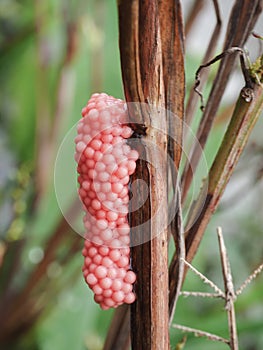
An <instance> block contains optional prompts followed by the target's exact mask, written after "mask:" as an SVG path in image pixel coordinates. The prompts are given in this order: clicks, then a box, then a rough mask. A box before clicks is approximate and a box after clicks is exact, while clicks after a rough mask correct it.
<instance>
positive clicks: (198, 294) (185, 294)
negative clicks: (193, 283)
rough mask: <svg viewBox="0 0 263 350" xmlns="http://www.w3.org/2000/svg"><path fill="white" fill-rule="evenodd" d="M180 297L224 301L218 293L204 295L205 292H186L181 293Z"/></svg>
mask: <svg viewBox="0 0 263 350" xmlns="http://www.w3.org/2000/svg"><path fill="white" fill-rule="evenodd" d="M180 295H181V296H183V297H201V298H221V299H225V297H224V296H223V295H222V294H220V293H205V292H188V291H182V292H180Z"/></svg>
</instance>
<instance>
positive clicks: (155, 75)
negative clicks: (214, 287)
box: [119, 0, 184, 350]
mask: <svg viewBox="0 0 263 350" xmlns="http://www.w3.org/2000/svg"><path fill="white" fill-rule="evenodd" d="M119 20H120V21H119V23H120V52H121V63H122V76H123V83H124V90H125V96H126V100H127V102H142V103H146V104H144V105H141V106H140V105H139V104H138V105H133V106H132V107H131V106H130V108H129V107H128V109H129V112H130V120H131V124H132V127H133V129H134V131H135V135H136V136H137V137H138V140H140V142H139V146H138V148H139V151H140V154H141V156H142V157H143V158H144V159H146V161H144V160H139V161H138V162H137V169H136V174H135V175H134V176H133V180H134V179H143V180H144V181H145V182H146V183H147V184H148V186H149V192H150V194H149V197H148V199H147V201H146V203H145V204H144V205H143V206H142V208H140V209H139V210H137V211H135V212H133V208H132V207H131V214H130V223H131V226H132V233H131V235H132V243H133V245H134V247H133V248H132V268H133V270H134V271H135V272H136V274H137V282H136V284H135V292H136V295H137V300H136V302H135V303H134V304H133V305H132V306H131V342H132V348H133V349H145V350H147V349H156V350H157V349H169V322H168V320H169V312H168V291H169V289H168V257H167V256H168V253H167V249H168V234H167V232H168V231H167V226H168V221H167V213H168V203H167V179H168V167H167V159H166V158H167V154H168V150H169V154H170V155H171V156H172V159H174V163H175V165H176V167H177V168H178V166H179V162H180V158H181V139H182V123H180V120H182V118H183V101H184V66H183V34H182V32H183V29H182V17H181V8H180V2H179V1H139V0H138V1H121V2H120V4H119ZM147 104H149V106H148V105H147ZM151 106H154V108H156V110H159V111H160V113H151V112H152V110H151ZM165 107H166V108H168V109H170V111H171V112H173V113H175V114H176V115H177V119H175V118H174V116H173V115H172V114H171V113H163V112H162V111H161V109H162V108H165ZM153 126H154V127H153ZM175 127H176V130H175ZM158 129H159V130H162V131H161V132H160V131H159V130H158ZM170 132H171V133H172V135H173V136H174V138H175V139H176V142H174V141H173V140H172V139H171V138H169V137H168V133H170ZM148 143H152V144H153V145H156V146H157V148H158V150H159V151H161V154H159V155H158V152H156V149H155V147H148V146H146V147H145V145H146V144H148ZM141 196H142V191H141V189H140V187H137V190H135V191H134V193H133V198H134V199H135V200H134V202H138V201H140V200H141V199H142V197H141ZM163 199H164V201H163V203H165V204H164V205H162V206H160V203H161V202H162V200H163ZM155 214H156V217H158V219H157V220H156V222H155V223H154V224H153V221H152V220H151V219H152V218H153V216H154V215H155ZM146 222H147V223H146ZM143 223H144V225H145V226H144V229H143V232H142V231H141V230H140V229H139V230H138V229H136V227H138V226H140V225H142V224H143ZM142 236H143V237H144V238H143V240H144V241H145V243H143V244H139V243H140V242H141V240H142ZM137 244H138V245H137Z"/></svg>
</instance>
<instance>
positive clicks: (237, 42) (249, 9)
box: [182, 0, 263, 198]
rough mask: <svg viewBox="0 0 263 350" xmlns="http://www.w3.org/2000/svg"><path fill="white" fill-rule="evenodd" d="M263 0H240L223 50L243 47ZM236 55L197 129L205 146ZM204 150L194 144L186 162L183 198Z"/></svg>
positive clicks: (226, 62)
mask: <svg viewBox="0 0 263 350" xmlns="http://www.w3.org/2000/svg"><path fill="white" fill-rule="evenodd" d="M262 6H263V4H262V1H261V0H257V1H253V2H251V1H250V0H241V1H240V0H236V2H235V4H234V6H233V8H232V12H231V15H230V19H229V22H228V28H227V36H226V40H225V44H224V49H223V51H226V50H227V49H229V48H230V47H233V46H236V47H241V48H242V47H243V46H244V44H245V42H246V40H247V38H248V36H249V35H250V33H251V31H252V30H253V28H254V25H255V22H256V20H257V19H258V17H259V15H260V13H261V11H262ZM235 58H236V54H234V55H231V56H228V57H225V58H224V59H223V60H222V61H221V63H220V66H219V69H218V72H217V75H216V77H215V80H214V84H213V87H212V90H211V93H210V95H209V98H208V101H207V104H206V107H205V111H204V114H203V116H202V120H201V123H200V125H199V128H198V132H197V139H198V142H199V143H200V145H201V147H202V148H204V146H205V144H206V141H207V138H208V135H209V133H210V130H211V127H212V125H213V122H214V118H215V115H216V113H217V110H218V107H219V104H220V101H221V99H222V96H223V93H224V91H225V88H226V85H227V82H228V80H229V77H230V73H231V72H232V70H233V67H234V64H235ZM200 156H201V153H200V148H198V147H196V145H193V147H192V152H191V157H190V161H189V163H188V164H187V165H186V167H185V169H184V172H183V176H182V187H183V191H182V198H185V196H186V193H187V192H188V189H189V187H190V184H191V181H192V177H193V173H194V171H195V169H196V167H197V165H198V162H199V159H200Z"/></svg>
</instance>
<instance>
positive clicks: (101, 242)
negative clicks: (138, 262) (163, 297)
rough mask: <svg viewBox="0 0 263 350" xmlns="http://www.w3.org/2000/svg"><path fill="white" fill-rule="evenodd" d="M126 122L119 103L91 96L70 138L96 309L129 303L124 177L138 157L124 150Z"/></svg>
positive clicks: (128, 131)
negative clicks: (73, 145)
mask: <svg viewBox="0 0 263 350" xmlns="http://www.w3.org/2000/svg"><path fill="white" fill-rule="evenodd" d="M127 122H128V115H127V110H126V104H125V103H124V102H123V101H122V100H120V99H116V98H114V97H112V96H108V95H107V94H104V93H101V94H93V95H92V96H91V98H90V100H89V101H88V103H87V105H86V107H85V108H83V110H82V119H81V120H80V121H79V123H78V127H77V131H78V135H77V137H76V138H75V143H76V154H75V159H76V161H77V163H78V167H77V170H78V173H79V177H78V182H79V186H80V187H79V196H80V199H81V201H82V203H83V208H84V210H85V212H86V214H85V216H84V219H83V222H84V226H85V238H86V240H85V246H84V249H83V252H82V253H83V256H84V266H83V275H84V278H85V281H86V282H87V284H88V285H89V287H90V288H91V289H92V290H93V292H94V300H95V301H96V302H97V303H99V304H100V306H101V308H102V309H108V308H110V307H117V306H119V305H121V304H123V303H128V304H131V303H133V302H134V300H135V295H134V293H133V286H132V285H133V283H134V282H135V280H136V276H135V274H134V272H133V271H131V270H130V248H129V244H130V226H129V223H128V219H127V214H128V203H129V189H128V183H129V176H130V175H132V174H133V173H134V171H135V167H136V160H137V159H138V153H137V151H136V150H133V149H131V147H130V146H129V145H128V144H127V141H126V139H127V138H129V137H130V136H131V135H132V129H131V128H130V127H128V126H127V125H126V124H125V123H127Z"/></svg>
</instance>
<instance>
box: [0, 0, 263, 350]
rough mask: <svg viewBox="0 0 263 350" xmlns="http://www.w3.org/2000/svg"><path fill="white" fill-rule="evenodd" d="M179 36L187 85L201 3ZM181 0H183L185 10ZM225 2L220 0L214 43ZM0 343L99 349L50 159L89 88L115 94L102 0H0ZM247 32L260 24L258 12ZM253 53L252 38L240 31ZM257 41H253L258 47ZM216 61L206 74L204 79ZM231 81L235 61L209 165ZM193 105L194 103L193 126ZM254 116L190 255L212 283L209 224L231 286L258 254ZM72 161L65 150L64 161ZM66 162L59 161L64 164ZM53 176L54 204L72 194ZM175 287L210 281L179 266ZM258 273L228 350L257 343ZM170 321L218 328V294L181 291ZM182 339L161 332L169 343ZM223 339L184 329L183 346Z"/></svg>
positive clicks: (202, 36) (103, 322)
mask: <svg viewBox="0 0 263 350" xmlns="http://www.w3.org/2000/svg"><path fill="white" fill-rule="evenodd" d="M202 3H203V9H202V10H201V12H200V14H199V15H198V17H197V20H196V21H195V22H194V23H193V26H192V27H191V30H190V31H189V33H188V34H187V38H186V80H187V94H188V93H189V90H190V88H191V86H192V84H193V81H194V74H195V71H196V69H197V68H198V66H199V65H200V62H201V59H202V56H203V54H204V52H205V50H206V46H207V43H208V41H209V39H210V36H211V33H212V31H213V28H214V25H215V16H214V13H213V7H212V4H211V3H212V2H210V1H202ZM192 4H193V1H190V0H187V1H184V4H183V5H184V16H185V20H186V21H187V17H188V13H189V9H190V8H191V6H192ZM232 5H233V1H228V2H226V1H221V3H220V7H221V11H222V14H223V20H224V26H223V30H222V36H221V41H220V43H219V46H218V50H217V52H220V48H221V47H222V43H223V36H224V32H225V30H226V26H225V24H226V19H227V18H228V15H229V12H230V9H231V6H232ZM0 28H1V32H0V85H1V89H0V315H1V318H0V330H1V331H0V349H10V350H12V349H19V350H20V349H21V350H23V349H27V350H30V349H39V350H53V349H59V350H60V349H74V350H84V349H89V350H99V349H102V346H103V342H104V339H105V336H106V334H107V328H108V325H109V323H110V319H111V316H112V311H101V310H100V309H99V307H98V306H97V304H95V303H94V302H93V296H92V293H91V292H90V290H89V289H88V287H87V286H86V284H85V283H84V280H83V278H82V275H81V267H82V256H81V249H82V244H83V239H82V238H81V237H80V236H79V235H78V234H77V233H76V232H74V230H73V229H72V228H71V227H70V226H69V225H68V223H67V222H66V221H65V219H64V217H63V215H62V214H61V211H60V208H59V205H58V203H57V199H56V195H55V188H54V182H53V178H54V165H55V160H56V156H57V154H58V150H59V146H60V144H61V142H62V141H63V138H64V137H65V135H66V133H67V132H68V131H69V130H70V129H71V128H72V127H73V126H74V125H75V123H76V122H77V121H78V119H79V118H80V113H81V109H82V107H83V106H84V105H85V104H86V102H87V100H88V99H89V97H90V95H91V94H92V93H93V92H106V93H109V94H111V95H113V96H115V97H119V98H122V97H123V89H122V82H121V72H120V59H119V51H118V19H117V7H116V1H114V0H107V1H103V0H97V1H96V0H89V1H84V0H58V1H52V0H46V1H41V0H35V1H32V0H23V1H21V0H20V1H19V0H16V1H15V0H0ZM256 31H258V32H259V33H261V34H262V32H263V20H262V16H261V18H260V20H259V22H258V23H257V27H256ZM247 48H248V50H249V52H250V56H251V57H252V59H253V58H255V57H256V56H258V55H259V54H260V53H261V54H262V48H261V47H260V44H259V42H258V40H256V39H253V38H251V39H250V41H249V43H248V45H247ZM260 50H261V51H260ZM215 71H216V65H215V67H213V68H212V70H211V74H210V77H209V81H208V83H207V84H206V88H205V96H207V94H208V92H209V86H210V85H209V82H210V83H211V81H212V80H213V77H214V74H215ZM242 86H243V81H242V75H241V73H240V69H239V67H238V65H237V68H236V71H235V72H234V74H233V77H232V79H231V81H230V84H229V86H228V88H227V89H226V92H225V95H224V99H223V102H222V104H221V108H220V110H219V113H218V116H217V117H216V119H215V124H214V128H213V132H212V134H211V136H210V138H209V141H208V144H207V147H206V149H205V155H206V158H207V162H208V164H209V165H210V164H211V162H212V160H213V158H214V155H215V152H216V150H217V149H218V146H219V144H220V141H221V139H222V136H223V134H224V131H225V128H226V126H227V123H228V121H229V117H230V114H231V113H230V112H231V110H232V109H233V105H234V102H235V100H236V98H237V96H238V94H239V91H240V89H241V88H242ZM200 117H201V113H200V111H197V112H196V115H195V118H194V122H193V124H192V128H193V130H195V129H196V126H197V124H198V120H199V119H200ZM262 130H263V121H262V117H261V118H260V120H259V122H258V124H257V125H256V128H255V130H254V132H253V135H252V136H251V138H250V141H249V144H248V146H247V148H246V150H245V153H244V155H243V156H242V159H241V161H240V164H239V165H238V168H237V170H236V171H235V174H234V176H233V178H232V180H231V181H230V183H229V185H228V187H227V191H226V193H225V196H224V198H223V200H222V203H221V205H220V207H219V209H218V211H217V213H216V214H215V215H214V218H213V220H212V221H211V223H210V225H209V227H208V229H207V232H206V235H205V238H204V240H203V242H202V244H201V247H200V249H199V252H198V254H197V256H196V258H195V259H194V262H193V263H194V265H195V266H196V267H197V268H198V269H199V270H200V271H202V273H204V274H205V275H206V276H208V277H209V278H211V279H212V280H213V281H215V282H216V283H217V284H218V285H219V286H220V287H223V280H222V275H221V267H220V260H219V253H218V244H217V238H216V227H217V226H218V225H220V226H222V227H223V232H224V236H225V240H226V245H227V247H228V253H229V257H230V260H231V264H232V270H233V275H234V282H235V285H236V287H239V286H240V284H241V283H242V282H243V281H244V280H245V279H246V277H247V276H248V275H249V274H250V273H251V272H252V271H253V270H254V269H255V268H256V267H257V266H258V265H259V264H260V263H261V262H262V260H263V243H262V237H263V236H262V233H263V217H262V213H263V195H262V194H263V180H262V175H263V141H262ZM68 164H69V168H70V169H69V171H72V160H71V159H70V160H69V163H68ZM65 172H66V170H65ZM65 179H66V173H65V178H61V183H63V186H64V190H65V198H66V202H65V203H66V204H65V205H66V206H68V210H69V211H70V212H72V213H73V214H72V215H74V209H76V207H75V203H74V200H73V199H72V198H73V197H71V195H68V194H69V193H73V192H74V191H75V190H76V188H69V184H70V186H71V183H67V180H65ZM184 289H185V290H193V291H210V290H209V289H208V287H206V286H204V285H203V284H202V282H201V281H199V279H198V277H197V276H195V275H194V274H193V273H192V272H189V274H188V276H187V279H186V283H185V285H184ZM262 295H263V277H262V275H261V276H259V277H258V278H257V280H256V281H254V282H253V283H252V284H251V285H250V286H249V287H248V288H247V289H246V290H245V291H244V293H243V294H242V295H241V296H240V297H239V298H238V300H237V302H236V312H237V324H238V331H239V337H240V349H246V350H261V349H262V348H263V316H262V315H263V302H262ZM175 321H176V323H180V324H184V325H188V326H190V327H194V328H200V329H203V330H206V331H209V332H212V333H216V334H219V335H221V336H223V337H227V334H228V331H227V318H226V314H225V312H224V305H223V303H222V301H219V300H207V299H205V300H203V299H197V298H190V297H189V298H183V297H182V298H181V299H180V300H179V303H178V309H177V311H176V314H175ZM182 338H183V334H182V333H180V332H179V331H176V330H172V331H171V343H172V345H173V346H174V347H175V346H176V344H177V343H178V342H179V341H180V340H181V339H182ZM194 348H199V349H201V348H202V349H217V350H220V349H226V348H227V346H226V345H223V344H217V343H212V342H209V341H208V340H206V339H197V338H196V337H194V335H187V341H186V345H185V349H194Z"/></svg>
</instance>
